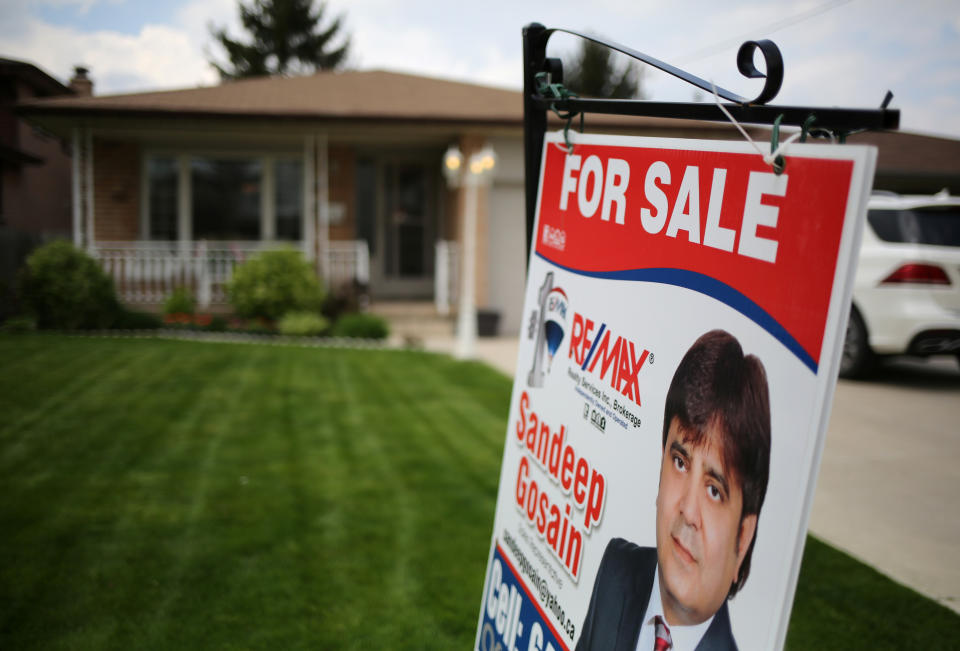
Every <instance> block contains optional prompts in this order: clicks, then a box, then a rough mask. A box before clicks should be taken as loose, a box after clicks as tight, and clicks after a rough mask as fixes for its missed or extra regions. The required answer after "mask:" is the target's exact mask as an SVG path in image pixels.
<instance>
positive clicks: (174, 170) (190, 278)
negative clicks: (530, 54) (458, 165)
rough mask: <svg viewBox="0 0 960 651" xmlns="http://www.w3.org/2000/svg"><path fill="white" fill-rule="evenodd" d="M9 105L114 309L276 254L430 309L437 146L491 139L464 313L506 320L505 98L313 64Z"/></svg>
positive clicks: (519, 230)
mask: <svg viewBox="0 0 960 651" xmlns="http://www.w3.org/2000/svg"><path fill="white" fill-rule="evenodd" d="M19 111H20V113H21V114H22V115H23V116H25V117H27V118H29V119H30V120H31V121H32V122H33V123H35V124H37V125H39V126H41V127H42V128H44V129H46V130H49V131H51V132H53V133H56V134H58V135H60V136H62V137H67V138H69V139H70V142H71V143H72V148H73V151H74V154H75V155H74V158H73V174H72V188H73V193H72V196H73V204H72V215H73V222H72V226H73V230H72V237H73V239H74V241H75V242H76V243H77V244H78V245H80V246H83V247H85V248H87V249H88V250H90V251H91V252H92V253H93V254H94V255H96V256H98V257H99V258H100V259H101V260H102V261H103V263H104V265H105V266H106V267H107V268H108V269H109V270H110V271H111V272H112V273H113V274H114V277H115V278H116V279H117V283H118V287H120V290H121V293H122V295H123V296H124V298H125V299H126V300H128V301H134V302H144V303H151V302H152V303H157V302H159V301H161V300H162V299H163V296H164V295H165V293H166V292H169V291H170V289H172V288H173V287H174V286H176V285H178V284H189V285H191V286H193V287H194V288H195V290H196V291H197V292H198V294H199V296H198V297H199V299H200V301H201V303H211V302H213V303H215V302H217V301H222V300H224V295H223V291H222V289H223V282H224V280H225V279H226V277H228V275H229V273H230V271H231V269H232V268H233V266H234V265H235V264H237V263H238V262H240V261H242V260H243V259H245V258H246V257H247V256H249V255H250V254H252V253H253V252H255V251H257V250H259V249H261V248H264V247H270V246H277V245H282V244H285V245H289V246H295V247H298V248H300V249H301V250H302V251H303V252H304V254H305V255H306V256H307V258H308V259H310V260H311V261H313V262H314V263H315V264H316V267H317V270H318V272H319V273H321V274H322V276H323V277H324V279H325V281H326V282H327V283H328V284H329V285H330V286H331V287H332V288H333V289H334V290H335V291H343V290H344V289H346V288H350V287H356V286H357V285H360V286H362V287H363V288H364V291H366V292H368V294H369V295H370V297H371V298H372V300H373V301H374V302H383V301H389V300H392V299H407V300H410V299H413V300H419V301H435V302H436V304H437V310H438V311H440V312H444V311H446V310H447V309H448V308H449V306H450V304H451V303H453V302H454V300H455V295H456V286H457V282H458V281H457V273H456V270H457V258H458V256H457V251H458V250H459V248H460V243H461V242H462V240H463V232H462V227H461V225H462V224H463V219H464V213H465V206H464V200H465V195H466V193H465V191H464V190H463V189H462V188H451V187H448V186H447V184H446V183H445V180H444V176H443V174H442V171H441V167H442V158H443V154H444V152H445V151H446V150H447V149H448V147H451V146H456V147H458V148H459V149H460V150H461V151H462V152H463V154H464V155H465V156H468V155H469V154H470V153H471V152H474V151H478V150H479V149H481V148H482V147H484V146H492V147H493V149H494V150H495V152H496V154H497V166H496V168H495V170H494V175H493V180H492V182H491V184H490V185H489V187H488V188H486V189H484V190H482V191H481V192H480V201H479V210H478V215H477V216H478V219H477V228H476V232H475V234H474V235H475V237H476V240H475V241H476V247H477V248H476V251H477V269H478V273H477V278H476V285H475V296H476V303H477V306H478V307H479V308H481V309H489V310H493V311H496V312H497V313H499V314H500V315H501V331H503V332H517V331H518V330H519V328H520V326H521V314H520V310H521V306H522V302H523V295H522V292H523V287H524V273H525V247H526V242H525V232H524V230H525V226H524V200H523V196H524V179H523V174H524V169H523V144H522V128H523V111H522V100H521V93H520V92H519V91H513V90H503V89H497V88H491V87H486V86H480V85H475V84H468V83H460V82H454V81H444V80H439V79H434V78H427V77H422V76H414V75H407V74H399V73H391V72H382V71H349V72H339V73H333V72H321V73H317V74H315V75H311V76H304V77H287V78H280V77H276V78H259V79H251V80H243V81H233V82H226V83H223V84H221V85H219V86H214V87H207V88H194V89H188V90H177V91H168V92H149V93H135V94H129V95H115V96H105V97H69V98H60V99H57V98H51V99H38V100H33V101H28V102H23V103H21V105H20V107H19ZM559 124H560V123H559V122H555V123H553V125H554V126H552V127H551V128H555V127H557V126H559ZM586 128H587V130H588V131H592V132H598V131H602V132H612V133H633V134H638V135H650V136H674V137H685V138H725V139H733V138H739V137H740V135H739V134H738V133H737V132H736V131H735V130H734V129H733V127H731V126H730V125H728V124H722V123H694V122H687V121H679V120H669V119H649V118H648V119H643V118H626V117H615V116H601V115H596V116H594V115H590V116H587V118H586ZM760 133H761V134H762V133H764V132H762V131H761V132H760ZM760 137H763V136H762V135H761V136H760ZM881 160H882V157H881ZM453 305H454V307H455V303H453Z"/></svg>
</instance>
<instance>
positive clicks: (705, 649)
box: [576, 538, 737, 651]
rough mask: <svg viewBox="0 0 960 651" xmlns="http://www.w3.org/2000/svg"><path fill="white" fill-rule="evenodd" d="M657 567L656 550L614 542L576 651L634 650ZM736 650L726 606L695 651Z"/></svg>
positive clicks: (602, 565)
mask: <svg viewBox="0 0 960 651" xmlns="http://www.w3.org/2000/svg"><path fill="white" fill-rule="evenodd" d="M656 569H657V550H656V548H653V547H640V546H638V545H635V544H633V543H632V542H629V541H626V540H624V539H623V538H614V539H613V540H611V541H610V542H609V543H608V544H607V549H606V550H605V551H604V552H603V560H601V561H600V569H599V570H598V571H597V578H596V579H595V580H594V583H593V594H592V595H591V596H590V607H589V608H588V609H587V616H586V617H585V618H584V620H583V628H582V629H581V630H580V639H579V640H578V641H577V649H576V651H635V650H636V648H637V640H638V639H639V637H640V627H641V626H642V625H643V622H642V621H641V620H642V619H643V614H644V613H645V612H646V610H647V602H648V601H649V600H650V591H651V590H652V589H653V573H654V572H655V571H656ZM736 648H737V643H736V642H735V641H734V639H733V632H732V631H731V630H730V615H729V614H728V613H727V604H726V602H724V604H723V606H721V607H720V610H718V611H717V614H716V615H714V617H713V621H712V622H711V623H710V627H709V628H708V629H707V631H706V633H704V634H703V637H702V638H701V639H700V643H699V644H698V645H697V651H717V650H733V651H736Z"/></svg>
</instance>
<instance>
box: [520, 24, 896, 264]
mask: <svg viewBox="0 0 960 651" xmlns="http://www.w3.org/2000/svg"><path fill="white" fill-rule="evenodd" d="M555 32H564V33H567V34H572V35H574V36H579V37H580V38H584V39H587V40H590V41H594V42H595V43H599V44H600V45H603V46H606V47H608V48H610V49H612V50H616V51H618V52H622V53H623V54H626V55H627V56H630V57H632V58H634V59H637V60H638V61H641V62H643V63H646V64H648V65H651V66H654V67H655V68H659V69H660V70H663V71H664V72H667V73H669V74H671V75H673V76H675V77H678V78H680V79H682V80H683V81H685V82H687V83H689V84H692V85H693V86H696V87H697V88H700V89H701V90H704V91H706V92H708V93H711V94H713V92H714V90H715V91H716V93H717V95H718V96H719V97H720V98H722V99H724V100H726V101H727V102H730V103H729V104H724V108H726V109H727V111H728V112H729V113H730V115H731V116H732V117H733V118H734V119H736V120H737V121H738V122H745V123H749V124H770V125H774V124H779V125H790V126H799V127H804V129H808V128H810V127H811V126H812V127H814V128H815V129H816V131H817V132H820V133H822V134H829V135H832V136H835V137H837V138H838V139H839V140H841V141H842V140H843V139H844V138H845V137H846V135H847V134H849V133H851V132H854V131H861V130H874V129H896V128H898V127H899V126H900V111H899V110H898V109H890V108H887V105H888V104H889V102H890V100H891V99H892V97H893V96H892V95H891V94H890V93H889V92H888V93H887V95H886V97H885V98H884V101H883V104H882V105H881V106H880V108H878V109H842V108H819V107H818V108H814V107H806V106H767V102H769V101H770V100H772V99H773V98H774V97H776V95H777V93H778V92H779V91H780V86H781V84H782V83H783V58H782V57H781V56H780V50H779V49H778V48H777V46H776V45H775V44H774V43H773V42H772V41H766V40H761V41H747V42H746V43H744V44H743V45H742V46H740V50H739V51H738V53H737V68H738V69H739V70H740V73H741V74H742V75H743V76H745V77H748V78H754V79H756V78H762V79H765V81H764V85H763V90H762V91H761V92H760V94H759V95H757V96H756V97H755V98H753V99H746V98H743V97H740V96H739V95H736V94H735V93H732V92H730V91H728V90H726V89H723V88H719V87H717V88H716V89H714V87H713V86H712V85H711V84H710V83H709V82H707V81H705V80H703V79H700V78H699V77H696V76H694V75H691V74H690V73H688V72H685V71H684V70H681V69H679V68H676V67H674V66H672V65H670V64H668V63H665V62H663V61H660V60H659V59H655V58H653V57H651V56H649V55H646V54H643V53H642V52H638V51H636V50H634V49H632V48H629V47H627V46H625V45H620V44H618V43H614V42H612V41H608V40H605V39H603V38H600V37H597V36H592V35H588V34H582V33H580V32H575V31H571V30H568V29H554V28H547V27H544V26H543V25H541V24H539V23H531V24H530V25H527V26H526V27H524V28H523V143H524V156H525V165H526V202H527V203H526V208H527V251H528V255H529V250H530V243H531V241H532V237H533V222H534V217H535V213H536V205H537V183H538V182H539V179H540V159H541V156H542V153H543V138H544V134H545V133H546V130H547V110H548V109H553V110H556V111H563V112H565V114H566V115H568V116H570V117H572V116H574V115H578V114H584V113H606V114H613V115H632V116H647V117H668V118H675V119H681V120H707V121H715V122H718V121H726V120H728V119H729V118H728V117H727V116H726V115H725V114H724V112H723V110H722V109H721V108H720V107H719V106H718V105H717V104H708V103H685V102H652V101H647V100H614V99H586V98H578V97H573V96H570V95H569V94H566V93H558V92H556V90H557V89H558V88H562V82H563V66H562V64H561V62H560V60H559V59H555V58H548V57H547V41H548V40H549V39H550V36H551V35H552V34H553V33H555ZM758 50H759V51H760V53H761V54H762V55H763V58H764V62H765V64H766V72H761V71H760V70H758V69H757V68H756V66H755V65H754V62H753V57H754V54H755V53H756V51H758ZM811 133H813V132H811Z"/></svg>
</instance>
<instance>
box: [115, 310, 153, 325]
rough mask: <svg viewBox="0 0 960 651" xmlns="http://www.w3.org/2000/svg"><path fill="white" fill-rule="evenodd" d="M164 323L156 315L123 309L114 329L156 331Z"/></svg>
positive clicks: (118, 313) (116, 319) (117, 317)
mask: <svg viewBox="0 0 960 651" xmlns="http://www.w3.org/2000/svg"><path fill="white" fill-rule="evenodd" d="M161 325H163V323H162V322H161V320H160V317H158V316H157V315H156V314H150V313H149V312H138V311H136V310H128V309H125V308H121V309H120V310H119V311H118V312H117V316H116V318H115V319H114V321H113V324H112V327H113V328H117V329H121V330H156V329H157V328H159V327H160V326H161Z"/></svg>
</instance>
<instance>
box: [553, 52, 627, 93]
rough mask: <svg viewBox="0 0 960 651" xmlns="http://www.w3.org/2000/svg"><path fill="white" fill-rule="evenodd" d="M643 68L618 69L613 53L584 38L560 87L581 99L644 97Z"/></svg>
mask: <svg viewBox="0 0 960 651" xmlns="http://www.w3.org/2000/svg"><path fill="white" fill-rule="evenodd" d="M642 73H643V68H641V67H639V66H638V65H636V64H635V63H633V62H632V61H631V62H628V63H627V64H626V65H623V66H622V67H621V66H618V65H617V62H616V59H615V58H614V50H611V49H610V48H608V47H607V46H605V45H600V44H599V43H594V42H593V41H588V40H586V39H583V40H582V41H581V45H580V51H579V52H578V53H577V56H576V58H575V59H574V60H573V61H572V62H571V64H570V66H569V67H568V70H565V71H564V74H563V85H564V86H566V87H567V88H569V89H570V90H571V91H573V92H574V93H576V94H577V95H580V96H582V97H602V98H607V99H634V98H643V74H642Z"/></svg>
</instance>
